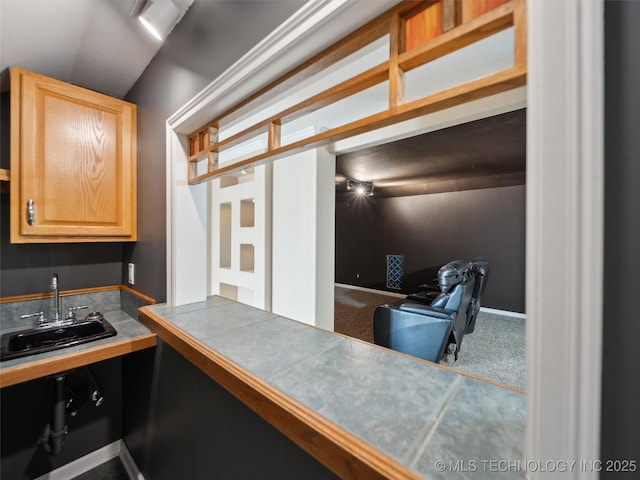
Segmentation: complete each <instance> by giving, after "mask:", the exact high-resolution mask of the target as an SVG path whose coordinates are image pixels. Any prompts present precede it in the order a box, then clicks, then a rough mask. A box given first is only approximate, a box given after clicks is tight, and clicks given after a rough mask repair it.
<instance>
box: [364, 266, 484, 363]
mask: <svg viewBox="0 0 640 480" xmlns="http://www.w3.org/2000/svg"><path fill="white" fill-rule="evenodd" d="M474 284H475V277H474V276H473V275H471V272H470V269H469V263H468V262H464V261H461V260H457V261H454V262H449V263H448V264H446V265H444V266H443V267H442V268H441V269H440V270H439V271H438V285H439V287H440V289H441V291H442V293H441V294H440V295H439V296H438V297H437V298H436V299H435V300H434V301H433V302H432V304H431V305H426V304H424V303H415V302H411V301H400V302H397V303H395V304H393V305H380V306H379V307H378V308H376V310H375V312H374V316H373V337H374V342H375V343H376V344H377V345H381V346H383V347H387V348H391V349H392V350H397V351H399V352H403V353H407V354H409V355H413V356H415V357H419V358H422V359H425V360H429V361H431V362H436V363H437V362H439V361H440V359H441V358H442V354H443V353H444V351H445V349H446V348H447V345H448V344H449V343H450V342H449V338H450V337H451V336H452V337H453V340H454V341H455V343H456V358H457V353H458V351H459V349H460V343H461V342H462V336H463V335H464V331H465V329H466V326H467V318H468V317H467V314H468V312H469V306H470V303H471V298H472V294H473V289H474Z"/></svg>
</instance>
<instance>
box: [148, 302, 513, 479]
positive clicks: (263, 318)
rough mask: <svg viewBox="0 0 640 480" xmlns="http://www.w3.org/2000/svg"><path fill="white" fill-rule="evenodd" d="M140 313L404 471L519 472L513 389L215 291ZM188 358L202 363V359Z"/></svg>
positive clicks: (433, 475)
mask: <svg viewBox="0 0 640 480" xmlns="http://www.w3.org/2000/svg"><path fill="white" fill-rule="evenodd" d="M141 314H142V315H141V319H142V320H143V321H145V322H146V323H147V325H149V326H150V328H151V329H152V330H154V326H153V323H154V318H155V320H156V321H162V323H163V324H164V325H165V326H166V328H164V327H163V328H161V330H163V331H164V337H163V334H162V333H161V332H160V331H158V334H159V335H160V336H161V337H163V339H166V338H168V336H169V337H170V335H171V334H170V333H167V332H168V330H169V331H173V332H177V334H179V335H181V336H183V337H184V334H187V336H186V337H184V339H186V340H184V341H185V342H187V343H188V342H191V341H192V340H191V339H193V340H195V342H194V345H198V348H200V349H201V350H202V351H203V352H204V353H203V354H202V355H204V356H206V352H207V351H210V352H211V354H212V355H214V354H215V356H219V358H222V359H226V360H225V361H228V362H229V365H237V366H238V367H240V369H241V370H242V371H243V372H246V373H247V374H248V375H249V376H252V377H255V378H257V381H259V382H260V384H265V385H267V386H268V388H272V389H274V391H277V392H279V393H281V394H283V395H284V397H288V398H291V399H293V401H294V402H295V404H300V405H302V406H303V408H306V409H308V410H309V411H311V412H313V413H314V414H317V415H319V416H320V417H322V418H323V419H325V420H328V421H329V422H330V423H331V424H333V425H335V426H337V427H338V429H339V430H341V431H345V432H347V434H348V435H349V436H351V438H353V437H355V438H356V439H358V440H361V441H362V442H364V444H365V445H367V446H370V447H373V449H374V450H375V451H377V452H380V453H382V454H383V456H385V457H387V458H389V459H391V460H392V463H394V464H397V465H399V469H400V471H405V470H406V477H407V478H411V477H413V478H416V477H424V478H430V479H438V478H467V477H471V476H472V477H473V478H474V479H479V478H524V474H525V472H524V468H523V466H522V465H523V464H524V462H523V460H522V445H523V443H524V429H525V396H524V395H523V394H522V393H520V392H517V391H513V390H511V389H508V388H503V387H501V386H497V385H495V384H491V383H487V382H484V381H481V380H478V379H475V378H471V377H468V376H464V375H460V374H458V373H455V372H453V371H451V370H448V369H444V368H441V367H439V366H436V365H434V364H431V363H429V362H424V361H421V360H416V359H413V358H410V357H408V356H406V355H403V354H398V353H396V352H392V351H390V350H387V349H384V348H381V347H377V346H374V345H371V344H368V343H366V342H362V341H359V340H355V339H351V338H349V337H345V336H343V335H338V334H335V333H332V332H328V331H325V330H322V329H318V328H314V327H310V326H308V325H305V324H302V323H299V322H296V321H293V320H289V319H286V318H283V317H280V316H278V315H275V314H272V313H269V312H265V311H263V310H258V309H255V308H252V307H248V306H246V305H242V304H239V303H236V302H232V301H230V300H227V299H224V298H221V297H216V296H214V297H210V298H209V299H208V300H207V301H205V302H199V303H194V304H190V305H184V306H179V307H169V306H167V305H164V304H160V305H151V306H148V307H144V308H142V309H141ZM167 329H168V330H167ZM168 343H170V344H171V341H169V342H168ZM187 357H188V355H187ZM192 361H194V360H193V359H192ZM194 363H196V364H198V365H199V366H200V368H203V369H206V368H207V367H206V362H205V361H203V360H202V358H201V359H200V360H198V361H194ZM203 365H205V366H204V367H203ZM212 372H214V370H212ZM210 376H212V377H213V378H215V373H211V374H210ZM294 441H296V439H295V438H294ZM303 443H304V442H303ZM301 446H303V445H301ZM303 448H304V446H303ZM347 449H348V448H347ZM356 456H357V455H356ZM329 463H330V462H329ZM330 468H331V467H330ZM334 470H335V469H334ZM338 473H339V474H340V472H338ZM380 476H385V474H381V475H380Z"/></svg>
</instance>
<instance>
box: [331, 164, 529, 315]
mask: <svg viewBox="0 0 640 480" xmlns="http://www.w3.org/2000/svg"><path fill="white" fill-rule="evenodd" d="M390 160H391V161H392V159H390ZM525 190H526V189H525V186H524V185H519V186H512V187H502V188H489V189H482V190H468V191H463V192H447V193H437V194H430V195H414V196H408V197H392V198H381V199H376V198H375V197H358V196H356V195H354V194H352V193H351V192H347V193H345V194H340V195H338V197H337V198H336V281H337V282H338V283H346V284H350V285H357V286H362V287H367V288H375V289H380V290H387V289H386V263H385V262H386V255H387V254H401V255H404V280H403V283H402V290H401V291H402V292H403V293H412V292H415V291H417V289H418V286H419V285H421V284H424V283H427V282H431V281H432V280H433V279H435V278H436V275H437V271H438V269H439V268H440V267H441V266H442V265H444V264H445V263H447V262H448V261H451V260H456V259H471V258H473V257H476V256H482V257H485V258H486V259H487V260H488V261H489V265H490V268H491V273H490V275H489V283H488V284H487V290H486V292H485V294H484V295H483V301H482V303H483V306H486V307H491V308H498V309H503V310H509V311H514V312H524V298H525V285H524V284H525ZM358 274H359V276H358Z"/></svg>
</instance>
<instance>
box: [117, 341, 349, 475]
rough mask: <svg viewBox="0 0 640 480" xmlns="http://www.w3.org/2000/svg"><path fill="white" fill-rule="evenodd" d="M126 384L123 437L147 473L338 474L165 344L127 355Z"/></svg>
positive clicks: (124, 375) (125, 364)
mask: <svg viewBox="0 0 640 480" xmlns="http://www.w3.org/2000/svg"><path fill="white" fill-rule="evenodd" d="M129 361H130V362H131V363H129ZM123 384H124V389H125V390H126V391H127V392H128V395H127V398H126V399H125V403H124V406H123V415H124V420H125V422H124V425H125V427H124V432H123V434H124V437H123V438H124V439H125V442H126V443H127V447H128V449H129V451H130V452H131V454H132V456H133V458H134V459H135V461H136V464H137V466H138V468H139V469H140V471H141V472H142V474H143V475H144V477H145V478H146V479H148V480H174V479H177V478H185V479H187V478H189V479H205V478H212V479H213V478H221V479H227V478H229V479H231V478H233V479H253V478H255V479H258V478H260V479H262V478H264V479H283V480H284V479H292V480H294V479H295V480H297V479H300V478H305V479H333V478H337V477H335V475H333V474H332V473H331V472H330V471H329V470H327V469H326V468H325V467H324V466H322V465H321V464H320V463H318V462H317V461H316V460H315V459H314V458H313V457H311V456H310V455H308V454H307V453H306V452H304V451H303V450H302V449H300V447H298V446H297V445H295V444H294V443H293V442H292V441H290V440H289V439H288V438H286V437H285V436H284V435H282V434H281V433H280V432H278V431H277V430H276V429H275V428H274V427H272V426H271V425H270V424H268V423H267V422H265V421H264V420H263V419H262V418H260V417H259V416H258V415H257V414H255V413H254V412H253V411H252V410H250V409H249V408H248V407H246V406H245V405H244V404H242V403H241V402H240V401H239V400H237V399H236V398H235V397H233V396H232V395H231V394H229V393H228V392H227V391H226V390H224V389H223V388H222V387H221V386H220V385H218V384H217V383H215V382H214V381H212V380H211V379H209V377H207V376H206V375H205V374H204V373H202V372H201V371H200V370H199V369H198V368H196V367H194V366H193V365H192V364H191V363H189V361H187V360H186V359H185V358H184V357H182V355H180V354H179V353H177V352H176V351H175V350H173V349H171V348H170V347H169V346H168V345H166V344H164V343H160V344H159V345H158V347H157V349H156V352H155V354H154V351H153V350H146V351H142V352H138V353H137V354H135V356H131V357H129V358H128V359H126V360H125V363H124V365H123Z"/></svg>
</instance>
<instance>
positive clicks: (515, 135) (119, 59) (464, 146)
mask: <svg viewBox="0 0 640 480" xmlns="http://www.w3.org/2000/svg"><path fill="white" fill-rule="evenodd" d="M172 1H173V2H174V3H175V4H176V5H177V6H178V7H179V8H181V9H182V11H186V10H187V9H188V8H189V6H190V5H191V4H192V3H193V0H172ZM147 2H148V0H0V72H1V77H0V78H1V80H2V83H1V87H2V91H6V90H8V85H9V82H8V77H9V75H8V67H10V66H18V67H21V68H25V69H27V70H31V71H34V72H37V73H40V74H43V75H47V76H50V77H53V78H56V79H58V80H62V81H66V82H69V83H72V84H76V85H80V86H83V87H85V88H89V89H92V90H95V91H98V92H102V93H105V94H107V95H110V96H113V97H117V98H122V97H124V96H125V95H126V94H127V92H128V91H129V90H130V89H131V87H132V86H133V84H134V83H135V82H136V81H137V79H138V78H139V77H140V75H141V74H142V73H143V71H144V70H145V68H146V67H147V65H148V64H149V62H150V61H151V59H152V58H153V57H154V55H155V54H156V53H157V51H158V50H159V49H160V47H161V45H162V43H161V42H160V41H157V40H156V39H155V38H153V37H152V36H151V35H149V34H148V32H147V31H146V30H145V29H144V27H143V26H142V24H141V23H140V22H138V21H137V19H136V16H137V14H138V13H139V12H140V11H141V10H142V9H143V8H144V7H145V5H146V4H147ZM383 50H385V51H386V50H387V49H386V48H383ZM377 61H379V60H375V61H374V63H375V62H377ZM462 63H463V64H465V62H462ZM350 66H351V68H352V67H353V65H351V64H350ZM325 80H326V79H325ZM383 93H384V95H383V97H386V93H385V92H383ZM332 115H333V116H336V115H335V112H334V113H332ZM337 116H338V117H340V118H342V117H343V116H344V115H342V114H341V115H337ZM525 117H526V115H525V111H524V110H520V111H516V112H510V113H506V114H502V115H498V116H494V117H490V118H486V119H482V120H477V121H474V122H469V123H465V124H462V125H457V126H454V127H449V128H446V129H443V130H439V131H435V132H431V133H427V134H423V135H418V136H415V137H411V138H407V139H404V140H398V141H395V142H392V143H388V144H384V145H379V146H375V147H370V148H365V149H362V150H359V151H356V152H350V153H345V154H342V155H339V156H338V160H337V168H336V171H337V172H338V176H337V180H338V188H339V189H340V188H345V187H346V182H345V181H344V179H345V177H348V178H351V179H355V180H360V181H366V182H371V183H373V184H374V185H375V188H376V196H377V197H381V196H402V195H419V194H425V193H436V192H443V191H456V190H468V189H475V188H487V187H494V186H504V185H514V184H524V172H525V156H526V155H525V130H526V126H525ZM316 120H317V119H316ZM314 121H315V120H314Z"/></svg>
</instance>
